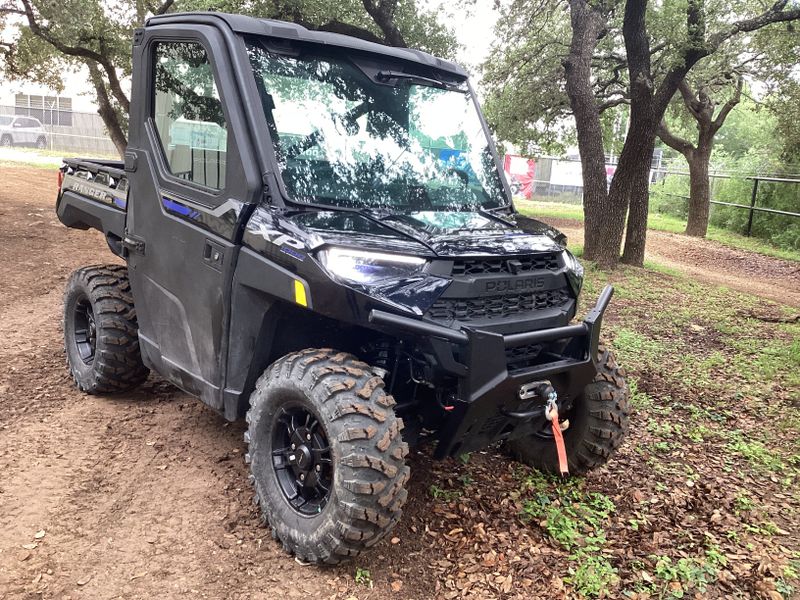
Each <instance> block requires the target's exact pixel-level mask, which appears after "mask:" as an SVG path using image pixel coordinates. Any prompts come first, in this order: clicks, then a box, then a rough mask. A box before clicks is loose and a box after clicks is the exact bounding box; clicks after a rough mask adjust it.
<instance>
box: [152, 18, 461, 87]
mask: <svg viewBox="0 0 800 600" xmlns="http://www.w3.org/2000/svg"><path fill="white" fill-rule="evenodd" d="M199 17H204V19H200V18H199ZM208 17H215V18H217V19H219V20H221V21H223V22H224V23H225V24H227V25H228V27H230V28H231V29H232V30H233V31H235V32H237V33H245V34H251V35H264V36H269V37H276V38H282V39H287V40H297V41H300V42H309V43H312V44H321V45H325V46H335V47H338V48H346V49H348V50H358V51H361V52H369V53H372V54H380V55H383V56H390V57H392V58H397V59H400V60H405V61H409V62H414V63H418V64H422V65H425V66H427V67H433V68H436V69H441V70H442V71H446V72H448V73H453V74H454V75H459V76H461V77H467V73H466V71H464V69H463V68H462V67H461V66H459V65H457V64H456V63H454V62H450V61H449V60H444V59H442V58H437V57H435V56H433V55H431V54H428V53H427V52H423V51H421V50H415V49H413V48H396V47H394V46H384V45H383V44H377V43H375V42H368V41H366V40H362V39H359V38H356V37H352V36H349V35H344V34H341V33H331V32H328V31H314V30H311V29H307V28H305V27H303V26H302V25H297V24H295V23H288V22H286V21H276V20H274V19H259V18H256V17H248V16H245V15H232V14H228V13H220V12H205V11H203V12H201V11H198V12H184V13H169V14H166V15H158V16H155V17H150V18H149V19H147V21H146V22H145V26H147V27H149V26H155V25H167V24H184V23H186V24H189V23H198V22H199V21H201V20H205V19H206V18H208Z"/></svg>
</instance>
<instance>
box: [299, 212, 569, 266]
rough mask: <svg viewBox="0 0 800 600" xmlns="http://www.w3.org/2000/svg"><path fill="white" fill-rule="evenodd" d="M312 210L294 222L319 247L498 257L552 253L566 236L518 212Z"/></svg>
mask: <svg viewBox="0 0 800 600" xmlns="http://www.w3.org/2000/svg"><path fill="white" fill-rule="evenodd" d="M370 216H374V217H377V218H378V219H379V220H380V222H376V221H375V220H374V219H372V218H369V217H367V216H365V215H363V214H360V213H357V212H342V211H307V212H302V213H295V214H293V215H291V217H290V219H291V221H292V222H293V223H294V224H295V225H296V226H298V227H299V228H300V229H302V230H304V232H305V233H306V234H307V235H309V237H311V238H313V239H314V244H313V245H314V246H321V245H323V244H332V245H339V246H358V247H361V248H371V249H376V250H382V251H389V252H401V253H412V254H418V255H426V256H433V252H432V251H431V250H433V251H434V252H435V253H436V255H438V256H442V257H447V256H469V255H474V256H493V255H508V254H528V253H531V252H552V251H559V250H562V249H563V248H564V247H565V246H566V238H565V236H564V235H563V234H562V233H560V232H559V231H558V230H556V229H554V228H552V227H550V226H549V225H547V224H545V223H542V222H541V221H537V220H536V219H530V218H527V217H522V216H519V215H510V216H505V215H504V216H502V217H493V216H490V215H487V214H486V213H479V212H450V211H418V212H413V213H407V214H392V213H386V214H382V215H380V214H374V215H370Z"/></svg>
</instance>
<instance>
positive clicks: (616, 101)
mask: <svg viewBox="0 0 800 600" xmlns="http://www.w3.org/2000/svg"><path fill="white" fill-rule="evenodd" d="M620 104H630V100H628V99H627V98H625V97H621V98H609V99H608V100H606V101H605V102H601V103H600V104H598V105H597V112H599V113H601V114H602V113H603V112H605V111H607V110H608V109H609V108H614V107H615V106H619V105H620Z"/></svg>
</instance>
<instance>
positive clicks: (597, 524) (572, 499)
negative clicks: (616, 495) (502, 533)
mask: <svg viewBox="0 0 800 600" xmlns="http://www.w3.org/2000/svg"><path fill="white" fill-rule="evenodd" d="M522 489H523V491H524V492H526V493H527V495H528V496H529V497H528V498H526V499H524V500H523V502H522V513H521V515H520V516H521V518H522V520H523V521H524V522H526V523H533V522H537V523H538V524H539V526H540V527H542V529H543V530H544V532H545V533H546V534H547V536H548V537H549V538H550V539H552V540H553V541H554V542H555V543H556V544H558V545H559V546H561V547H562V548H563V549H564V550H566V551H567V552H568V553H569V559H570V566H569V567H568V575H567V576H566V577H564V581H565V582H566V583H568V584H570V585H572V586H573V588H574V589H575V591H576V592H577V593H578V594H579V595H581V596H588V597H599V596H601V595H602V594H603V593H605V592H606V591H607V590H608V589H609V588H610V587H612V586H614V585H616V584H617V583H618V581H619V576H618V573H617V569H616V568H615V567H614V566H613V565H612V564H611V562H610V560H609V559H608V558H607V557H606V556H605V553H604V550H605V547H606V543H607V538H606V532H605V529H604V528H605V525H606V524H607V523H608V522H609V520H610V517H611V515H612V514H613V513H614V511H615V510H616V506H615V505H614V502H613V501H612V500H611V499H610V498H609V497H608V496H606V495H605V494H601V493H598V492H587V491H585V490H584V489H583V482H582V481H579V480H570V481H569V482H567V483H559V482H558V481H557V480H553V479H550V478H547V477H546V476H544V475H542V474H539V473H537V472H529V473H528V474H527V475H525V476H524V477H523V478H522Z"/></svg>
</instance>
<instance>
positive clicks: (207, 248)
mask: <svg viewBox="0 0 800 600" xmlns="http://www.w3.org/2000/svg"><path fill="white" fill-rule="evenodd" d="M203 260H204V261H205V262H206V264H208V265H209V266H211V267H212V268H214V269H216V270H217V271H221V270H222V264H223V262H225V251H224V250H223V248H222V246H220V245H219V244H217V243H216V242H212V241H211V240H206V243H205V245H204V246H203Z"/></svg>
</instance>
